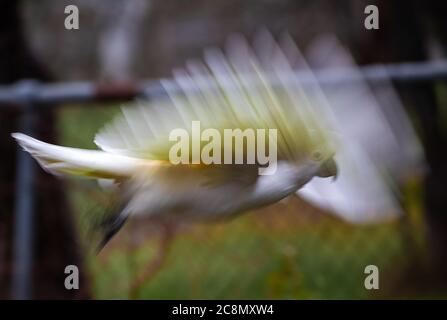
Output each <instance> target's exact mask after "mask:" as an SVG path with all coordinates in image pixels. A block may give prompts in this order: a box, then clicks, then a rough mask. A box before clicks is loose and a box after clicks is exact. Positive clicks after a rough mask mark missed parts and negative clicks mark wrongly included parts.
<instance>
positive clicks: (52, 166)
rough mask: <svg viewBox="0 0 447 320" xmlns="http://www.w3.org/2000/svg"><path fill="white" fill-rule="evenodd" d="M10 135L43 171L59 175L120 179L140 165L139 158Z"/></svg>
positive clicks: (127, 175) (21, 134)
mask: <svg viewBox="0 0 447 320" xmlns="http://www.w3.org/2000/svg"><path fill="white" fill-rule="evenodd" d="M11 135H12V137H13V138H14V139H15V140H16V141H17V142H18V143H19V145H20V146H21V147H22V148H23V149H24V150H25V151H26V152H28V153H29V154H31V155H32V156H33V157H34V159H36V161H37V162H38V163H39V164H40V165H41V166H42V168H43V169H45V170H46V171H48V172H50V173H52V174H56V175H60V174H73V175H79V176H86V177H92V178H103V179H119V178H123V177H129V176H131V175H132V174H133V173H134V172H135V169H136V167H137V166H138V164H139V162H140V159H136V158H130V157H125V156H120V155H114V154H110V153H107V152H104V151H98V150H83V149H77V148H69V147H62V146H57V145H53V144H49V143H46V142H42V141H40V140H37V139H34V138H32V137H30V136H27V135H25V134H23V133H12V134H11Z"/></svg>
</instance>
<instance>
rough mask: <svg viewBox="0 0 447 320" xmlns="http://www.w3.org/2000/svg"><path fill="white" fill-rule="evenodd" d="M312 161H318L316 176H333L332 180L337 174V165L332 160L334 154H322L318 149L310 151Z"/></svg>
mask: <svg viewBox="0 0 447 320" xmlns="http://www.w3.org/2000/svg"><path fill="white" fill-rule="evenodd" d="M312 161H315V162H317V163H318V171H317V176H318V177H321V178H329V177H333V178H334V180H335V179H336V178H337V176H338V166H337V163H336V162H335V160H334V155H333V154H332V155H330V156H328V157H327V156H326V157H325V156H324V155H323V153H322V152H320V151H314V152H313V153H312Z"/></svg>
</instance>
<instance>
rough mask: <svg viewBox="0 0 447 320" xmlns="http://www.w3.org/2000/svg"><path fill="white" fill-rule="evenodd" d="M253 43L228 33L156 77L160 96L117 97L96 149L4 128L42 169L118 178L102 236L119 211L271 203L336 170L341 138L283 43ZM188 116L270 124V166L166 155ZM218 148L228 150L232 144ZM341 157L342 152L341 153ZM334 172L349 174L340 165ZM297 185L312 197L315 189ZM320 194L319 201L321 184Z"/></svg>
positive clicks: (231, 209)
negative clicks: (176, 160) (117, 109)
mask: <svg viewBox="0 0 447 320" xmlns="http://www.w3.org/2000/svg"><path fill="white" fill-rule="evenodd" d="M261 38H262V37H261ZM267 42H268V41H267ZM288 43H289V44H290V42H288ZM255 47H256V50H254V49H252V48H251V47H250V46H249V45H248V43H247V42H246V41H245V40H244V39H243V38H242V37H241V36H233V37H231V38H230V40H229V42H228V46H227V48H226V51H225V52H222V51H220V50H218V49H209V50H206V51H205V54H204V62H200V61H189V62H187V64H186V68H184V69H178V70H174V72H173V77H172V79H166V80H162V81H161V84H162V86H163V87H164V89H165V91H166V96H164V97H156V98H154V99H152V100H149V101H144V102H141V101H140V102H138V103H135V104H134V105H130V106H126V107H123V108H122V112H121V114H120V115H119V116H118V117H117V118H116V119H115V120H114V121H112V123H111V124H109V125H106V126H105V128H103V129H102V130H101V131H100V132H99V133H98V134H97V135H96V137H95V143H96V145H97V146H98V147H99V149H100V150H82V149H76V148H69V147H62V146H57V145H52V144H48V143H45V142H42V141H39V140H36V139H34V138H32V137H29V136H27V135H24V134H22V133H13V134H12V136H13V137H14V138H15V139H16V140H17V141H18V143H19V144H20V145H21V146H22V147H23V149H24V150H25V151H27V152H29V153H30V154H31V155H32V156H33V157H34V158H35V159H36V160H37V162H38V163H39V164H40V165H41V166H42V168H44V169H45V170H46V171H48V172H50V173H53V174H56V175H61V174H71V175H78V176H86V177H91V178H94V179H98V180H99V182H100V184H101V185H107V184H108V185H110V184H112V185H114V186H115V187H116V188H118V190H119V193H118V194H119V198H120V203H121V205H120V210H119V212H118V213H117V214H116V215H113V216H112V217H110V218H108V219H107V221H106V223H105V238H104V241H103V244H105V243H106V242H107V241H108V240H109V239H110V238H111V237H112V236H113V235H114V234H115V233H116V232H117V231H118V230H119V229H120V228H121V227H122V225H123V224H124V222H125V221H126V219H127V218H128V217H138V216H151V217H159V218H161V219H174V220H177V219H178V220H182V221H185V220H186V221H189V220H191V221H193V220H194V221H196V220H198V221H206V220H218V219H222V218H228V217H232V216H235V215H237V214H239V213H243V212H246V211H248V210H251V209H255V208H259V207H262V206H265V205H268V204H271V203H275V202H277V201H279V200H281V199H283V198H285V197H287V196H289V195H292V194H295V192H297V191H298V190H299V189H301V188H302V187H303V186H305V185H306V184H311V183H313V181H315V180H322V183H323V184H330V183H333V182H332V180H333V179H320V178H328V177H334V178H335V177H336V176H337V174H338V169H337V163H336V161H335V160H334V156H335V157H336V156H337V150H345V149H346V145H345V146H343V145H342V144H346V143H349V140H348V141H347V140H346V139H345V140H343V139H341V138H340V134H339V132H338V131H337V130H338V128H339V127H340V124H337V123H336V121H337V116H336V114H334V110H332V109H331V107H330V105H329V104H328V103H321V101H320V100H319V98H318V99H317V98H316V97H317V96H318V95H316V94H315V92H316V91H315V90H314V89H315V88H313V89H312V90H311V91H310V92H309V91H308V89H307V88H306V87H305V86H303V84H302V83H301V81H300V79H299V76H298V74H297V73H296V72H295V70H294V68H293V67H292V62H293V61H292V60H293V58H291V57H290V56H289V53H290V50H289V51H288V52H285V50H284V48H283V47H281V46H279V45H277V44H276V43H274V42H272V41H270V42H268V45H267V46H265V45H264V46H263V45H261V46H259V45H258V46H256V45H255ZM359 104H361V101H359ZM193 121H200V123H201V124H202V127H204V128H214V129H216V130H218V131H219V132H222V131H223V130H225V129H237V128H240V129H242V130H243V129H246V128H253V129H276V130H277V140H276V141H274V142H272V141H270V142H269V143H275V148H276V150H277V164H276V171H275V172H274V173H273V174H270V175H260V174H259V171H258V169H259V167H260V164H259V163H257V162H256V163H255V164H246V163H245V164H204V163H200V164H173V163H172V161H170V159H169V151H170V149H171V148H172V145H173V144H174V142H173V141H171V140H170V139H169V136H170V132H172V130H174V129H177V128H183V129H185V130H187V131H190V130H191V123H192V122H193ZM341 125H343V124H341ZM225 148H226V146H224V147H223V149H225ZM223 151H225V150H223ZM226 151H230V152H231V154H232V155H233V156H234V157H235V156H236V154H235V153H237V152H239V151H238V150H236V149H234V148H232V149H231V150H226ZM222 153H223V152H222ZM243 156H246V154H244V155H243ZM343 157H344V158H343ZM346 157H349V156H347V155H346V153H343V154H342V160H343V161H347V163H349V158H348V159H345V158H346ZM344 166H345V167H347V168H349V164H348V165H346V163H345V164H344ZM340 174H341V175H343V174H346V175H347V179H348V180H349V179H350V176H349V174H350V173H349V172H346V173H344V172H340ZM323 181H324V182H323ZM350 181H351V180H350ZM358 188H362V186H361V185H359V186H358ZM320 189H321V188H320ZM305 195H307V196H308V197H309V198H310V199H311V200H316V202H318V196H319V195H318V192H307V193H305ZM320 201H321V202H323V203H325V202H324V201H325V199H324V193H323V196H322V197H321V196H320ZM336 209H337V210H339V209H340V208H336ZM341 209H343V208H341ZM360 214H361V213H360ZM341 215H342V214H341Z"/></svg>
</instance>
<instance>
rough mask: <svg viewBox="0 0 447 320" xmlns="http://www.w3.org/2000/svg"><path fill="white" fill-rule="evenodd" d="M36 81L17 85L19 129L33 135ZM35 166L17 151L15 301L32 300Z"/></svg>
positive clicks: (27, 156) (13, 283) (13, 284)
mask: <svg viewBox="0 0 447 320" xmlns="http://www.w3.org/2000/svg"><path fill="white" fill-rule="evenodd" d="M35 87H36V82H34V81H31V80H25V81H22V82H20V83H19V84H18V85H17V94H18V97H19V102H20V104H21V105H22V106H23V113H22V114H21V116H20V119H19V130H20V132H23V133H25V134H29V135H33V133H34V127H35V123H34V122H35V116H36V114H35V110H34V105H33V95H34V93H35ZM34 169H35V168H34V163H33V160H32V158H31V156H30V155H29V154H28V153H27V152H23V151H22V150H21V148H20V147H19V150H18V151H17V169H16V170H17V172H16V186H15V217H14V247H13V257H14V266H15V268H14V270H15V272H14V274H13V279H12V294H11V296H12V298H13V299H21V300H24V299H31V298H32V281H33V277H32V266H33V248H34V245H35V244H34V241H33V240H34V186H33V184H34V173H35V172H34V171H35V170H34Z"/></svg>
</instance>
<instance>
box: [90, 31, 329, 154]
mask: <svg viewBox="0 0 447 320" xmlns="http://www.w3.org/2000/svg"><path fill="white" fill-rule="evenodd" d="M161 85H162V86H163V87H164V89H165V91H166V94H167V96H166V97H159V98H156V99H154V100H150V101H144V102H143V101H141V102H139V103H136V104H135V105H132V106H129V107H125V108H123V109H122V114H121V115H120V116H119V117H118V118H116V119H115V120H114V121H113V122H112V123H111V124H109V125H107V126H106V127H105V128H104V129H102V130H101V131H100V132H99V133H98V134H97V135H96V138H95V142H96V144H97V145H98V146H99V147H100V148H101V149H103V150H104V151H107V152H111V153H115V154H121V155H127V156H132V157H140V158H149V159H161V160H167V158H168V154H169V149H170V148H171V146H172V145H173V144H174V142H173V141H169V135H170V132H171V131H172V130H173V129H178V128H181V129H185V130H186V131H187V132H189V135H190V136H191V134H192V132H191V125H192V121H200V126H201V130H202V131H203V130H205V129H207V128H213V129H217V130H218V131H219V132H220V134H221V137H223V136H224V134H223V130H224V129H241V130H244V129H246V128H251V129H277V152H278V158H279V159H293V160H300V159H302V158H304V157H306V156H308V155H309V152H311V151H314V150H315V149H316V148H318V149H319V151H320V153H321V154H322V155H323V156H327V157H329V156H331V155H332V153H333V149H332V146H331V141H330V140H331V139H330V135H329V134H328V127H327V122H325V121H324V119H325V117H326V114H325V113H324V112H322V110H321V109H320V107H319V106H316V105H313V104H311V103H310V100H309V99H307V97H306V94H305V90H303V88H302V87H301V84H300V81H299V79H297V78H296V75H295V74H294V72H293V70H292V68H291V66H290V63H289V61H288V60H287V59H286V57H285V55H284V54H283V52H282V50H281V48H279V47H278V46H277V47H276V48H275V55H274V59H273V60H271V61H270V62H269V64H268V65H266V64H263V63H261V59H259V56H257V55H256V54H255V53H254V52H253V50H252V49H251V48H250V47H249V45H248V44H247V43H246V41H245V40H244V39H243V38H242V37H240V36H234V37H232V38H231V39H230V41H229V43H228V46H227V50H226V54H224V53H223V52H222V51H219V50H217V49H210V50H207V51H206V52H205V54H204V62H199V61H190V62H188V63H187V64H186V68H185V69H179V70H175V71H174V73H173V78H172V79H170V80H163V81H161ZM269 143H271V141H269ZM225 148H226V146H225V145H223V146H222V149H225ZM231 152H232V153H233V156H234V153H235V152H237V150H235V149H234V148H233V149H232V150H231ZM222 154H223V153H222Z"/></svg>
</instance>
